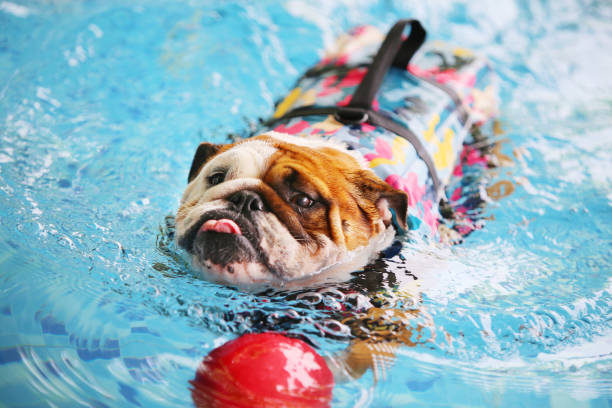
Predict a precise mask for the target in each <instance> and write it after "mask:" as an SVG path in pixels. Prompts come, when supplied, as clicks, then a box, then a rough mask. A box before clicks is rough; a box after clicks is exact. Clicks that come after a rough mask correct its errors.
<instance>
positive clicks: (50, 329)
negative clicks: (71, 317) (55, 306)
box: [40, 315, 68, 336]
mask: <svg viewBox="0 0 612 408" xmlns="http://www.w3.org/2000/svg"><path fill="white" fill-rule="evenodd" d="M40 326H41V328H42V332H43V333H49V334H58V335H63V336H67V335H68V333H67V332H66V325H65V324H64V323H62V322H61V321H59V320H57V319H56V318H55V317H53V316H51V315H48V316H45V317H43V318H42V319H41V320H40Z"/></svg>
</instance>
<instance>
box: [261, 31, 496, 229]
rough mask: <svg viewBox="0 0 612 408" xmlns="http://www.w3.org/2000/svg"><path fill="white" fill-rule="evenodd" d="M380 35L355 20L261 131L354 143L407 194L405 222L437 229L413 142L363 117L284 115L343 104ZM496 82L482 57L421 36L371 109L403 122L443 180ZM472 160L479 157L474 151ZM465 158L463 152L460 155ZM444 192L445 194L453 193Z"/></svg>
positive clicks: (489, 104) (491, 108) (431, 194)
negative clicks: (353, 120) (419, 43)
mask: <svg viewBox="0 0 612 408" xmlns="http://www.w3.org/2000/svg"><path fill="white" fill-rule="evenodd" d="M383 39H384V36H383V35H382V34H381V33H380V32H379V31H378V30H377V29H375V28H373V27H369V26H366V27H358V28H355V29H353V30H352V31H350V32H349V33H348V34H345V35H343V36H341V37H340V38H339V39H338V40H337V42H336V45H335V47H334V48H333V49H332V50H329V51H328V52H327V53H326V54H325V55H324V57H323V59H322V60H321V61H320V62H319V63H318V64H317V65H316V66H315V67H313V68H312V69H311V70H310V71H309V72H307V73H306V74H305V75H304V76H302V78H300V79H299V80H298V81H297V84H296V86H295V87H294V89H293V90H292V91H291V92H289V94H288V95H287V96H286V97H285V99H284V100H282V101H281V102H280V103H278V104H277V106H276V111H275V113H274V115H273V119H272V121H271V122H269V123H271V124H270V125H268V126H267V127H264V128H262V129H259V130H258V133H263V132H265V131H267V130H275V131H278V132H284V133H289V134H293V135H301V136H304V137H313V136H316V137H323V138H328V139H329V138H333V139H334V141H337V142H341V143H343V144H345V145H346V146H347V148H348V149H352V150H356V151H358V152H359V153H361V155H362V156H363V157H364V159H365V160H366V161H367V163H368V166H369V167H370V169H371V170H372V171H374V172H375V173H376V174H377V175H378V176H379V177H380V178H381V179H383V180H385V181H386V182H387V183H389V184H390V185H392V186H393V187H395V188H397V189H399V190H403V191H405V192H406V193H407V194H408V197H409V214H408V220H407V221H408V222H407V224H408V226H409V229H410V232H411V234H413V235H414V236H420V237H424V238H425V237H433V238H435V237H436V235H437V229H438V220H439V218H440V214H439V208H438V203H439V200H440V198H441V197H440V196H439V194H437V192H436V191H435V188H434V185H433V182H432V177H431V175H430V172H429V170H428V167H427V166H426V164H425V162H424V161H423V159H422V158H421V157H420V156H419V155H418V154H417V151H416V150H415V148H414V147H413V145H412V144H411V143H410V142H409V141H408V140H406V139H405V138H403V137H400V136H398V135H397V134H395V133H393V132H390V131H389V130H387V129H386V128H383V127H380V126H373V125H371V124H369V123H368V122H367V121H365V122H363V123H357V124H349V125H345V124H343V123H340V122H338V121H337V120H336V119H335V118H334V116H333V115H308V116H303V117H290V118H283V115H285V114H286V113H287V112H289V111H290V110H294V109H296V108H300V107H309V106H312V107H317V106H346V105H348V104H349V103H350V100H351V97H352V95H353V93H354V91H355V89H356V88H357V86H358V85H359V84H360V83H361V81H362V80H363V78H364V76H365V74H366V72H367V69H368V66H369V64H370V63H371V62H372V59H373V57H374V55H375V54H376V52H377V50H378V48H379V46H380V44H381V42H382V41H383ZM496 95H497V92H496V83H495V76H494V75H493V71H492V68H491V66H490V64H489V63H488V61H487V60H486V59H485V58H483V57H480V56H477V55H475V54H474V53H472V52H471V51H469V50H467V49H465V48H458V47H453V46H450V45H447V44H444V43H441V42H437V41H436V42H426V43H425V44H424V45H423V46H422V47H421V48H420V49H419V50H418V51H417V52H416V54H415V55H414V56H413V57H412V59H411V60H410V62H409V64H408V65H407V67H406V68H405V69H400V68H391V69H390V70H389V71H388V73H387V74H386V76H385V78H384V81H383V83H382V85H381V86H380V88H379V91H378V93H377V94H376V97H375V99H374V101H373V103H372V109H373V110H374V111H376V112H377V113H380V114H382V115H385V116H386V117H388V118H390V119H392V120H393V121H395V122H397V123H399V124H400V125H402V126H404V127H406V128H408V129H410V130H411V131H412V132H413V133H414V134H415V135H416V136H417V137H418V139H419V140H420V142H421V144H422V145H423V146H424V147H425V149H426V150H427V152H428V153H429V156H430V158H431V159H432V161H433V164H434V166H435V171H436V173H437V177H438V179H439V180H440V182H441V183H442V184H443V185H444V186H448V185H449V183H450V182H451V177H452V176H453V174H455V175H457V174H458V172H459V173H460V172H461V167H460V166H461V161H460V160H459V159H460V155H461V154H462V151H463V150H464V148H463V146H464V144H465V143H470V142H471V140H470V139H471V137H472V131H473V129H474V127H476V126H481V125H483V124H485V122H487V121H489V119H491V118H492V117H493V116H494V115H495V114H496V109H497V103H496V102H497V101H496V99H497V98H496ZM466 154H468V155H469V154H472V156H470V158H471V159H472V161H473V162H478V160H479V158H475V157H473V156H474V153H473V151H472V152H471V153H470V152H463V156H465V155H466ZM466 157H467V156H466ZM453 188H454V190H453V191H448V190H447V191H446V195H447V196H451V195H453V194H455V195H456V194H457V191H456V186H455V187H453Z"/></svg>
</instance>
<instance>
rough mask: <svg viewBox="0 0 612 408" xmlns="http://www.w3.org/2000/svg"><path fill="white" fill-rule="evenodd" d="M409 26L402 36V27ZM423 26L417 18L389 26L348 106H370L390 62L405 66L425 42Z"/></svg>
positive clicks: (367, 107)
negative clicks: (408, 33) (389, 28)
mask: <svg viewBox="0 0 612 408" xmlns="http://www.w3.org/2000/svg"><path fill="white" fill-rule="evenodd" d="M407 25H410V35H409V36H408V38H406V39H405V40H404V39H403V38H402V34H403V32H404V28H405V27H406V26H407ZM425 36H426V33H425V29H424V28H423V26H422V25H421V23H419V22H418V21H417V20H400V21H398V22H397V23H395V24H394V25H393V27H391V30H389V33H388V34H387V36H386V37H385V40H384V41H383V43H382V44H381V46H380V48H379V49H378V52H377V53H376V56H375V57H374V60H373V61H372V64H371V65H370V67H369V68H368V72H367V73H366V75H365V76H364V77H363V81H361V83H360V84H359V86H358V87H357V89H356V90H355V93H353V97H352V98H351V102H350V103H349V104H348V107H351V108H363V109H370V108H371V107H372V101H373V100H374V98H375V97H376V94H377V93H378V89H379V88H380V85H381V84H382V81H383V79H384V78H385V75H387V71H389V68H391V65H394V66H396V67H399V68H402V69H406V66H407V65H408V62H409V61H410V59H411V58H412V56H413V55H414V53H415V52H416V51H417V50H418V49H419V48H420V47H421V45H423V42H425Z"/></svg>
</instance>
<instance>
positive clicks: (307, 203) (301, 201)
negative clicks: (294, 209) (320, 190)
mask: <svg viewBox="0 0 612 408" xmlns="http://www.w3.org/2000/svg"><path fill="white" fill-rule="evenodd" d="M291 201H293V203H294V204H295V205H297V206H298V207H301V208H310V207H312V205H313V204H314V200H313V199H312V198H310V197H308V196H307V195H306V194H304V193H301V194H298V195H296V196H295V197H293V199H292V200H291Z"/></svg>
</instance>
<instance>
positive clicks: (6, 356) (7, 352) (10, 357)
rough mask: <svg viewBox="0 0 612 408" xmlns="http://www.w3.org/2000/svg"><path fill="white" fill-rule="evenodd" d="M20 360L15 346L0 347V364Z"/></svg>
mask: <svg viewBox="0 0 612 408" xmlns="http://www.w3.org/2000/svg"><path fill="white" fill-rule="evenodd" d="M16 361H21V356H20V355H19V350H18V349H17V348H16V347H12V348H8V349H0V364H8V363H14V362H16Z"/></svg>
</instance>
